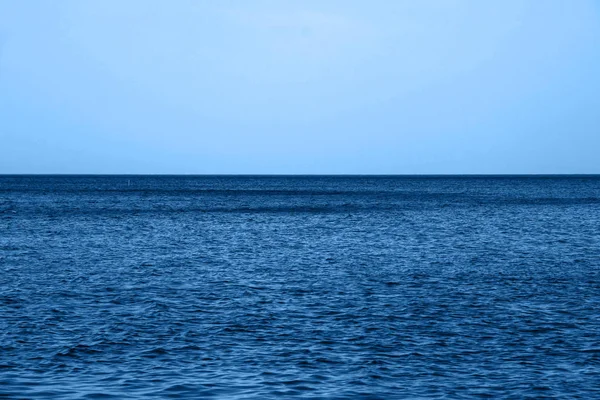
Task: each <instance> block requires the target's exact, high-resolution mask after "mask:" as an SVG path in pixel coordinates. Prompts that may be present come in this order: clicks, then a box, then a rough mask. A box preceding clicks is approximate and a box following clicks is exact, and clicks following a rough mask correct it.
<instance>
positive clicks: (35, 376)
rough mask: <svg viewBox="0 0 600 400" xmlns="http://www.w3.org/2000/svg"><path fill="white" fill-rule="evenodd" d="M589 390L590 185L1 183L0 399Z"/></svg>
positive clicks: (598, 279) (599, 232)
mask: <svg viewBox="0 0 600 400" xmlns="http://www.w3.org/2000/svg"><path fill="white" fill-rule="evenodd" d="M211 397H213V398H223V399H246V398H252V399H268V398H282V397H299V398H307V399H308V398H310V399H318V398H331V399H338V398H340V399H341V398H373V399H377V398H381V399H395V398H399V399H400V398H448V399H453V398H486V397H489V398H527V397H529V398H540V397H553V398H557V397H563V398H582V399H589V398H594V397H595V398H600V177H594V176H587V177H586V176H584V177H315V176H312V177H224V176H221V177H219V176H212V177H153V176H143V177H140V176H113V177H102V176H90V177H68V176H44V177H33V176H31V177H27V176H13V177H11V176H3V177H0V398H14V399H17V398H27V399H95V398H102V399H104V398H115V399H127V398H160V399H163V398H189V399H198V398H211Z"/></svg>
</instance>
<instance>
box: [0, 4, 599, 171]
mask: <svg viewBox="0 0 600 400" xmlns="http://www.w3.org/2000/svg"><path fill="white" fill-rule="evenodd" d="M0 173H67V174H77V173H90V174H105V173H106V174H125V173H131V174H138V173H139V174H156V173H158V174H519V173H523V174H545V173H551V174H553V173H600V0H544V1H540V0H518V1H517V0H490V1H481V0H418V1H417V0H411V1H405V0H372V1H364V0H302V1H300V0H289V1H281V0H272V1H268V0H237V1H236V0H220V1H214V0H173V1H167V0H128V1H122V0H86V1H80V0H61V1H53V0H28V1H15V0H0Z"/></svg>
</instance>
